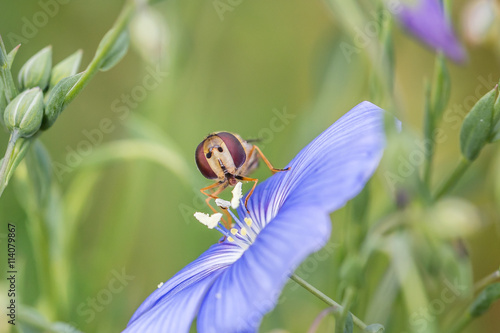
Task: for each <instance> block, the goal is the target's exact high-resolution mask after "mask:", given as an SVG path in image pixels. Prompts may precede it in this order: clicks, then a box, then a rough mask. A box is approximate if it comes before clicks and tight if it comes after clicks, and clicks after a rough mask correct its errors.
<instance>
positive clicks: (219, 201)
mask: <svg viewBox="0 0 500 333" xmlns="http://www.w3.org/2000/svg"><path fill="white" fill-rule="evenodd" d="M215 204H216V205H217V206H219V207H221V208H224V209H227V208H229V207H231V203H230V202H229V201H227V200H224V199H221V198H217V199H215Z"/></svg>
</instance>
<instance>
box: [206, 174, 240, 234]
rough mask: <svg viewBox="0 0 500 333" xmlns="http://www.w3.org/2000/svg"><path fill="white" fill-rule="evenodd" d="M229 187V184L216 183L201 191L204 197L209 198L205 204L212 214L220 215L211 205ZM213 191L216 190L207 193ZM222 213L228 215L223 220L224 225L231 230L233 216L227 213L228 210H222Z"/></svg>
mask: <svg viewBox="0 0 500 333" xmlns="http://www.w3.org/2000/svg"><path fill="white" fill-rule="evenodd" d="M228 185H229V184H228V182H223V183H214V184H212V185H210V186H207V187H204V188H202V189H201V190H200V192H201V193H203V194H204V195H206V196H207V198H206V199H205V203H206V204H207V206H208V207H209V208H210V209H211V210H212V212H214V213H218V211H217V210H216V209H215V208H214V207H213V206H212V205H211V204H210V200H212V199H217V198H219V197H218V196H217V195H218V194H219V193H221V192H222V191H224V190H225V189H226V187H227V186H228ZM211 189H214V191H213V192H212V193H206V192H205V191H207V190H211ZM222 211H223V212H224V215H226V220H224V219H222V223H223V224H224V226H225V227H226V228H227V229H228V230H229V229H231V225H232V223H233V220H232V219H231V215H229V213H228V212H227V210H226V209H222Z"/></svg>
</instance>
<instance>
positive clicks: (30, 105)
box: [4, 87, 43, 138]
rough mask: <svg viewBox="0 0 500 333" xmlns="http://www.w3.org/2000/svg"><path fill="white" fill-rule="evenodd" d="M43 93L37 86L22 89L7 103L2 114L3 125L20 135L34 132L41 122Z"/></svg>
mask: <svg viewBox="0 0 500 333" xmlns="http://www.w3.org/2000/svg"><path fill="white" fill-rule="evenodd" d="M42 117H43V93H42V90H41V89H40V88H38V87H36V88H33V89H30V90H26V91H23V92H22V93H20V94H19V95H17V97H16V98H14V100H12V102H10V103H9V105H7V108H6V109H5V114H4V122H5V126H7V128H8V129H9V131H10V132H11V133H12V132H14V131H16V130H17V131H18V133H19V135H20V136H21V137H25V138H27V137H30V136H32V135H33V134H35V133H36V132H37V131H38V129H39V128H40V125H41V123H42Z"/></svg>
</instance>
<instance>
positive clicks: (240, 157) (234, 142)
mask: <svg viewBox="0 0 500 333" xmlns="http://www.w3.org/2000/svg"><path fill="white" fill-rule="evenodd" d="M217 136H218V137H219V138H221V139H222V141H224V143H225V144H226V147H227V150H228V151H229V153H230V154H231V157H232V158H233V161H234V165H235V166H236V167H237V168H239V167H240V166H242V165H243V163H245V160H246V158H247V156H246V153H245V149H244V148H243V146H242V145H241V143H240V141H239V140H238V138H236V137H235V136H234V135H233V134H231V133H228V132H219V133H217Z"/></svg>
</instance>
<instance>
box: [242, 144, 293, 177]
mask: <svg viewBox="0 0 500 333" xmlns="http://www.w3.org/2000/svg"><path fill="white" fill-rule="evenodd" d="M254 150H256V151H257V153H259V156H260V158H262V160H263V161H264V163H266V165H267V167H268V168H269V170H271V171H272V172H273V173H276V172H280V171H288V170H290V167H288V168H286V169H277V168H275V167H273V165H272V164H271V162H269V160H268V159H267V157H266V156H264V154H263V153H262V150H260V148H259V147H257V146H256V145H253V147H252V150H250V155H251V154H252V153H253V152H254Z"/></svg>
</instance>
